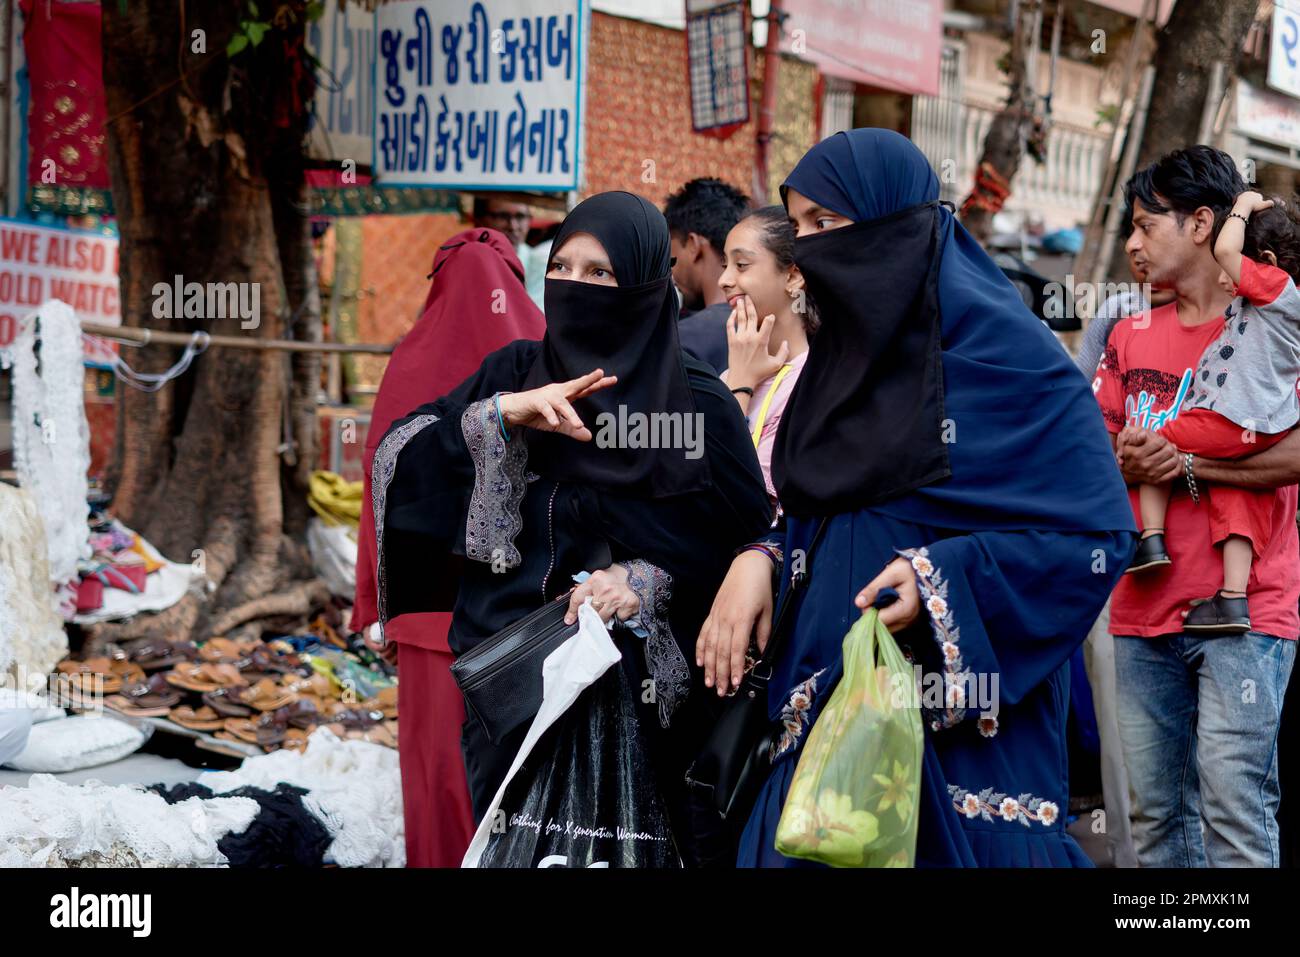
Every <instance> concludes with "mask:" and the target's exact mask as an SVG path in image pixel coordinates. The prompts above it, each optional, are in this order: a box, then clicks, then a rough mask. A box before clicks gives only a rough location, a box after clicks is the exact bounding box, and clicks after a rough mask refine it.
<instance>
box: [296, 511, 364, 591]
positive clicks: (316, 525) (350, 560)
mask: <svg viewBox="0 0 1300 957" xmlns="http://www.w3.org/2000/svg"><path fill="white" fill-rule="evenodd" d="M356 534H357V532H356V529H354V528H349V527H348V526H346V525H335V526H329V525H326V524H325V523H324V522H322V521H321V520H320V519H319V518H313V519H312V520H311V521H310V522H308V523H307V548H308V550H309V551H310V552H311V563H312V565H313V566H315V569H316V574H318V575H319V576H320V577H321V579H322V580H323V581H324V582H325V584H326V585H327V586H328V587H329V590H330V593H331V594H333V595H337V596H338V597H339V598H346V599H348V600H349V601H351V600H352V596H353V593H354V592H355V591H356V589H357V540H356Z"/></svg>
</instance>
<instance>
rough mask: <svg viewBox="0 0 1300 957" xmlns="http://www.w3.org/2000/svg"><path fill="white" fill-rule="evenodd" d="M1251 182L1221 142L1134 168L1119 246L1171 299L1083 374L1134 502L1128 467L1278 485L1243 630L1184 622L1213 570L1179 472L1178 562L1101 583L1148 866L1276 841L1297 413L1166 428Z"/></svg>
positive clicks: (1214, 559) (1205, 536) (1290, 644)
mask: <svg viewBox="0 0 1300 957" xmlns="http://www.w3.org/2000/svg"><path fill="white" fill-rule="evenodd" d="M1245 189H1246V185H1245V183H1244V182H1243V181H1242V179H1241V177H1240V175H1239V174H1238V173H1237V171H1236V168H1235V166H1234V165H1233V162H1232V159H1231V157H1229V156H1228V155H1227V154H1226V153H1223V152H1221V151H1219V150H1215V149H1211V148H1210V147H1206V146H1193V147H1188V148H1186V149H1183V150H1177V151H1175V152H1174V153H1171V154H1169V155H1168V156H1166V157H1164V158H1163V159H1161V160H1160V161H1159V162H1157V163H1155V164H1153V165H1152V166H1150V167H1148V168H1147V169H1144V170H1142V171H1140V172H1139V173H1137V174H1135V175H1134V176H1133V178H1132V179H1130V180H1129V182H1128V184H1127V187H1126V190H1125V192H1126V199H1127V201H1128V206H1129V208H1130V210H1131V211H1132V222H1133V234H1132V236H1131V237H1130V238H1129V241H1128V245H1127V249H1128V251H1129V253H1130V255H1131V256H1132V257H1133V259H1134V260H1135V261H1137V262H1138V263H1140V264H1142V265H1145V266H1146V268H1147V270H1148V276H1149V280H1150V282H1151V284H1152V285H1153V286H1154V287H1156V288H1169V289H1173V290H1174V292H1175V293H1176V294H1177V298H1176V299H1175V300H1174V301H1173V302H1171V303H1169V304H1168V305H1165V306H1161V307H1159V308H1156V309H1152V310H1150V311H1148V312H1145V313H1141V314H1139V315H1137V316H1134V317H1131V318H1129V319H1124V320H1121V321H1120V322H1119V323H1118V324H1117V325H1116V326H1115V328H1114V330H1113V331H1112V332H1111V335H1110V339H1109V341H1108V343H1107V347H1106V351H1105V353H1104V355H1103V357H1102V360H1101V363H1100V365H1099V366H1098V367H1097V376H1096V379H1095V380H1094V382H1093V390H1094V392H1096V394H1097V401H1098V403H1099V404H1100V405H1101V410H1102V415H1103V417H1104V419H1105V421H1106V427H1107V428H1108V429H1109V430H1110V432H1111V434H1112V438H1113V440H1114V441H1115V442H1116V450H1117V455H1118V457H1119V460H1120V466H1121V468H1122V469H1123V471H1124V477H1125V480H1126V481H1127V482H1128V483H1129V484H1130V493H1131V495H1132V499H1133V510H1134V515H1135V517H1136V516H1137V515H1138V514H1139V511H1138V499H1137V487H1136V486H1137V485H1138V484H1140V483H1142V482H1147V483H1153V484H1156V483H1160V482H1167V481H1171V480H1177V479H1185V478H1186V477H1187V476H1188V474H1189V472H1190V474H1191V476H1192V477H1193V478H1194V480H1195V481H1196V482H1197V483H1198V484H1203V483H1209V484H1213V483H1216V482H1217V483H1221V484H1226V485H1240V486H1246V487H1254V488H1276V489H1277V493H1276V496H1275V501H1274V505H1273V512H1272V520H1271V534H1270V538H1269V543H1268V546H1267V547H1266V548H1265V550H1264V552H1263V554H1261V555H1260V556H1259V558H1258V559H1257V560H1256V562H1255V564H1254V567H1253V569H1252V573H1251V576H1250V582H1249V587H1248V589H1247V596H1248V599H1249V603H1250V611H1251V621H1252V625H1253V629H1254V630H1253V631H1251V632H1249V633H1247V634H1245V635H1236V636H1221V637H1207V636H1205V635H1198V634H1193V633H1184V632H1183V630H1182V623H1183V622H1182V619H1183V615H1184V614H1185V613H1186V611H1187V610H1188V608H1189V606H1190V602H1191V601H1192V600H1194V599H1198V598H1203V597H1204V596H1205V595H1208V594H1213V593H1214V592H1215V591H1216V589H1217V588H1218V587H1219V585H1220V584H1221V582H1222V574H1223V563H1222V555H1221V554H1220V553H1219V551H1218V550H1217V549H1216V548H1215V547H1214V543H1213V540H1212V535H1211V533H1210V524H1209V518H1208V514H1207V512H1208V510H1207V509H1206V508H1205V507H1204V506H1201V505H1197V504H1196V503H1194V502H1193V501H1192V498H1191V496H1190V494H1189V493H1188V490H1187V487H1186V486H1185V485H1183V486H1177V487H1175V490H1174V493H1173V495H1172V496H1171V497H1170V502H1169V509H1168V513H1167V515H1166V519H1165V543H1166V546H1167V548H1168V551H1169V554H1170V557H1171V558H1172V559H1173V564H1172V565H1171V566H1169V567H1167V568H1163V569H1160V570H1152V571H1148V572H1145V573H1144V574H1142V575H1127V576H1125V577H1124V579H1123V580H1121V582H1120V584H1119V586H1118V587H1117V588H1116V589H1115V592H1114V594H1113V596H1112V598H1111V619H1110V630H1111V633H1112V634H1113V635H1114V636H1115V666H1116V681H1117V695H1118V701H1119V709H1118V710H1119V726H1120V738H1121V740H1122V742H1123V745H1124V754H1125V762H1126V764H1127V766H1128V771H1129V776H1130V782H1131V784H1132V787H1133V792H1134V803H1133V815H1132V816H1133V840H1134V845H1135V847H1136V849H1137V854H1138V861H1139V863H1140V864H1141V865H1142V866H1143V867H1179V866H1182V867H1197V866H1205V865H1209V866H1212V867H1216V866H1263V867H1276V866H1278V863H1279V858H1280V855H1279V850H1278V832H1277V807H1278V803H1279V800H1280V794H1279V789H1278V774H1277V747H1276V744H1277V732H1278V725H1279V721H1280V717H1281V710H1282V698H1283V694H1284V693H1285V690H1286V685H1287V680H1288V678H1289V677H1290V673H1291V667H1292V664H1293V662H1294V660H1295V647H1296V641H1295V639H1296V638H1297V636H1300V615H1298V614H1297V602H1298V601H1300V543H1298V542H1297V537H1296V524H1295V519H1296V482H1297V481H1300V430H1296V431H1294V432H1293V433H1292V434H1291V435H1289V436H1288V437H1287V438H1285V439H1283V440H1282V441H1281V442H1279V443H1277V444H1276V445H1275V446H1273V447H1272V448H1270V449H1268V450H1267V451H1264V452H1261V453H1259V454H1258V455H1254V456H1251V457H1249V458H1246V459H1241V460H1238V461H1231V462H1229V461H1213V460H1203V459H1200V458H1198V457H1196V456H1192V457H1191V458H1190V459H1188V457H1187V456H1185V455H1183V454H1181V453H1180V452H1179V451H1178V449H1176V448H1174V446H1173V445H1172V444H1170V443H1169V442H1168V441H1167V440H1166V439H1164V438H1162V437H1161V436H1160V430H1161V428H1162V427H1163V426H1164V425H1165V423H1166V422H1168V421H1170V420H1171V419H1172V418H1174V417H1175V416H1177V414H1178V411H1179V409H1180V407H1181V405H1182V402H1183V399H1184V397H1185V396H1186V395H1187V392H1188V390H1189V388H1190V384H1191V378H1192V374H1193V371H1194V370H1195V369H1196V367H1197V364H1198V362H1199V360H1200V357H1201V354H1202V352H1204V351H1205V348H1206V347H1207V346H1208V345H1209V344H1210V343H1211V342H1213V341H1214V340H1215V339H1216V338H1217V337H1218V335H1219V333H1220V331H1221V330H1222V324H1223V313H1224V309H1225V308H1226V307H1227V306H1228V304H1229V303H1230V302H1231V301H1232V297H1231V296H1229V295H1228V294H1227V293H1225V292H1224V291H1223V290H1222V289H1221V288H1220V287H1219V285H1218V278H1219V272H1220V268H1219V265H1218V263H1217V262H1216V261H1215V259H1214V256H1213V253H1212V246H1213V243H1212V236H1213V233H1214V222H1215V214H1216V212H1219V213H1222V212H1226V211H1227V209H1229V208H1230V207H1231V206H1232V202H1233V199H1234V198H1235V196H1236V195H1237V194H1238V193H1240V192H1242V191H1243V190H1245ZM1202 827H1203V831H1202Z"/></svg>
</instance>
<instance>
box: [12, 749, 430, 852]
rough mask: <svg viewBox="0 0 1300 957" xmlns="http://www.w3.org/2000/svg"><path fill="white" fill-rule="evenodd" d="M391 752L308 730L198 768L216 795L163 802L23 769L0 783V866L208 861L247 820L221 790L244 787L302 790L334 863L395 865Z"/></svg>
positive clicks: (399, 845) (399, 828)
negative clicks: (270, 748)
mask: <svg viewBox="0 0 1300 957" xmlns="http://www.w3.org/2000/svg"><path fill="white" fill-rule="evenodd" d="M397 762H398V758H397V752H396V751H395V750H393V749H392V748H387V747H384V746H383V745H379V744H372V743H370V742H369V741H344V740H342V739H340V738H339V737H337V736H336V735H335V734H333V733H332V732H331V731H330V730H329V729H328V728H317V729H316V730H315V731H314V732H313V733H312V735H311V737H310V738H309V739H308V742H307V748H306V750H305V751H301V752H299V751H275V752H273V753H271V754H267V755H263V756H260V757H255V758H248V759H247V760H245V761H244V763H243V764H242V765H241V766H240V767H239V768H238V769H237V770H235V771H217V772H212V773H208V774H204V775H202V776H201V777H200V778H199V780H198V783H199V784H202V785H204V786H205V787H208V788H211V789H212V791H213V792H214V793H215V795H216V796H214V797H211V798H206V799H204V798H197V797H193V798H189V799H188V800H185V801H181V802H179V803H177V804H168V803H167V802H166V801H164V800H163V798H162V797H161V796H160V795H157V794H154V793H152V792H148V791H144V790H142V789H141V788H139V787H136V786H132V785H119V786H108V785H104V784H101V783H100V782H98V781H89V782H87V783H85V784H82V785H75V786H74V785H68V784H64V783H62V782H61V781H59V780H58V779H56V778H54V777H53V776H51V775H48V774H35V775H32V778H31V782H30V784H29V785H28V786H27V787H25V788H18V787H7V788H0V867H135V866H138V867H218V866H222V865H225V864H227V863H228V862H227V860H226V858H225V856H224V855H223V854H222V853H221V852H220V851H219V850H218V849H217V844H218V843H219V842H220V841H221V839H222V838H223V837H225V836H226V835H227V834H230V833H242V832H243V831H244V830H245V829H247V828H248V826H249V825H250V824H251V823H252V822H253V819H254V818H256V817H257V814H258V811H259V810H260V808H259V806H258V804H257V802H256V801H254V800H253V799H252V798H245V797H225V796H224V795H225V793H226V792H228V791H233V790H236V789H238V788H241V787H245V786H252V787H258V788H263V789H265V790H272V789H274V788H275V786H276V785H277V784H280V783H284V784H290V785H294V786H296V787H300V788H305V789H307V791H308V793H307V794H306V795H304V796H303V806H304V807H305V808H306V809H307V811H308V812H309V813H310V814H312V815H314V816H315V817H316V818H318V819H319V820H320V822H321V823H322V824H323V825H324V827H325V829H326V831H327V832H328V833H329V835H330V838H331V843H330V846H329V849H328V850H327V851H326V855H325V858H326V860H327V861H331V862H333V863H335V864H338V865H339V866H340V867H404V866H405V865H406V831H405V827H404V824H403V819H402V778H401V772H400V771H399V769H398V763H397Z"/></svg>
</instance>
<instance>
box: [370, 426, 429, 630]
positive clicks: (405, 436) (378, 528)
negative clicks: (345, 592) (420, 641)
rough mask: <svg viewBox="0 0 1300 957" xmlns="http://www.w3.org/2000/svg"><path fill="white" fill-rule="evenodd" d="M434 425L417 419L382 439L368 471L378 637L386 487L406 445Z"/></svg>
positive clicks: (382, 619) (383, 604) (384, 599)
mask: <svg viewBox="0 0 1300 957" xmlns="http://www.w3.org/2000/svg"><path fill="white" fill-rule="evenodd" d="M437 421H438V417H437V416H436V415H417V416H416V417H415V418H413V419H412V420H411V421H410V422H407V423H406V424H404V425H401V426H399V427H398V428H396V429H394V430H393V431H391V432H389V433H388V434H387V435H386V436H384V440H383V441H382V442H380V443H379V448H377V449H375V458H374V462H373V464H372V465H371V467H370V501H371V507H372V508H373V509H374V513H375V547H376V553H377V557H376V562H375V600H376V605H377V610H378V612H379V627H380V631H381V633H382V631H383V627H384V624H385V623H386V622H387V621H388V575H387V567H386V564H385V562H384V515H385V512H386V511H387V504H388V485H389V483H390V482H391V481H392V480H393V473H394V472H395V471H397V457H398V456H399V455H401V454H402V449H404V448H406V443H407V442H409V441H411V439H412V437H413V436H415V435H416V434H417V433H418V432H420V431H422V430H423V429H424V428H426V427H427V426H430V425H433V423H435V422H437Z"/></svg>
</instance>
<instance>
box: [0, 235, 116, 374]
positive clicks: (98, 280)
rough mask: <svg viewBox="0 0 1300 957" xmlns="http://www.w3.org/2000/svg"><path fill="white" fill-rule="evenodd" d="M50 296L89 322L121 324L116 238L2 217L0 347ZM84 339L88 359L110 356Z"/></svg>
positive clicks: (110, 351) (8, 342)
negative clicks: (59, 300) (65, 304)
mask: <svg viewBox="0 0 1300 957" xmlns="http://www.w3.org/2000/svg"><path fill="white" fill-rule="evenodd" d="M47 299H62V300H63V301H64V302H66V303H67V304H68V305H69V306H71V307H72V308H73V310H74V311H75V312H76V313H77V318H79V319H82V320H84V321H86V322H97V323H101V324H103V325H112V326H120V325H121V324H122V308H121V302H120V301H119V299H118V285H117V239H115V238H114V237H112V236H101V235H99V234H98V233H87V232H82V231H81V230H74V229H53V228H51V227H49V226H37V225H34V224H32V223H28V222H24V221H22V220H17V219H0V347H4V346H8V345H10V344H12V343H13V341H14V338H15V337H16V336H17V334H18V323H19V322H20V321H21V320H23V319H26V318H27V316H28V315H30V314H31V313H32V312H35V311H36V308H37V307H38V306H39V305H40V304H41V303H43V302H45V300H47ZM83 341H84V342H86V359H87V361H97V362H103V361H108V360H111V359H112V357H113V351H112V349H111V347H110V346H104V345H98V344H96V343H94V342H92V341H91V340H83Z"/></svg>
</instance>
